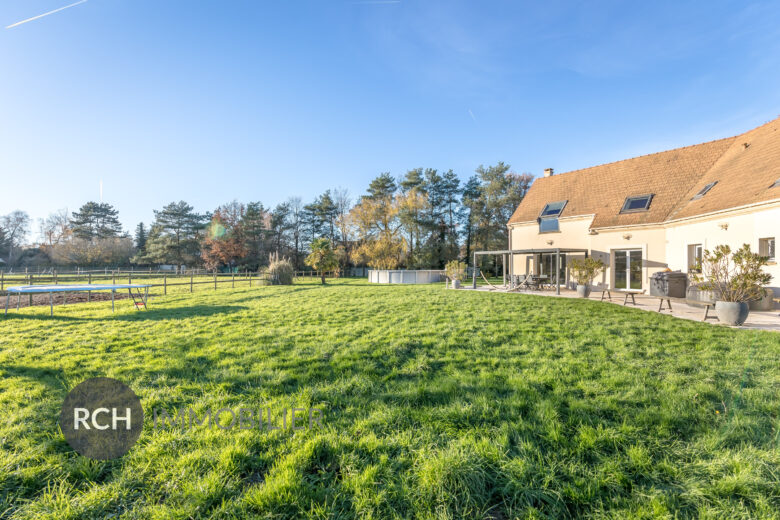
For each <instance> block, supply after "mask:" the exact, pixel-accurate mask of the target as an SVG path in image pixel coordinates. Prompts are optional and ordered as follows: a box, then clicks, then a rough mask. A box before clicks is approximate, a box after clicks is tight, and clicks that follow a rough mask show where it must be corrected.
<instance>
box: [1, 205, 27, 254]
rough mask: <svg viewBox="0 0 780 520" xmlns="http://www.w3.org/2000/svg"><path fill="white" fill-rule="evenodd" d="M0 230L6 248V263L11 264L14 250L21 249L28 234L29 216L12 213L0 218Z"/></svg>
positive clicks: (17, 212) (18, 211) (17, 211)
mask: <svg viewBox="0 0 780 520" xmlns="http://www.w3.org/2000/svg"><path fill="white" fill-rule="evenodd" d="M0 228H2V230H3V235H4V236H5V241H6V244H7V248H8V263H11V262H13V260H14V249H21V247H22V244H24V240H25V238H27V235H28V234H29V233H30V215H28V214H27V212H25V211H20V210H16V211H12V212H11V213H9V214H8V215H4V216H2V217H0Z"/></svg>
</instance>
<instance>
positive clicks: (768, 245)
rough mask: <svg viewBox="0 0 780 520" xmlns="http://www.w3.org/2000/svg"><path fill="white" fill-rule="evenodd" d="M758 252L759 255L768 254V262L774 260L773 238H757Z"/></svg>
mask: <svg viewBox="0 0 780 520" xmlns="http://www.w3.org/2000/svg"><path fill="white" fill-rule="evenodd" d="M758 254H759V255H761V256H768V257H769V261H770V262H774V261H775V258H776V257H775V239H774V237H772V238H760V239H759V240H758Z"/></svg>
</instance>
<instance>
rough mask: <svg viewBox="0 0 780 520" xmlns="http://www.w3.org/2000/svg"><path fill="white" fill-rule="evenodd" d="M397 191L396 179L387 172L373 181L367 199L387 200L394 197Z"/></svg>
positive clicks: (369, 186)
mask: <svg viewBox="0 0 780 520" xmlns="http://www.w3.org/2000/svg"><path fill="white" fill-rule="evenodd" d="M396 189H397V186H396V184H395V179H393V177H392V176H391V175H390V173H388V172H385V173H382V174H380V175H379V177H377V178H376V179H374V180H373V181H371V184H369V185H368V195H366V197H368V198H371V199H374V200H385V199H387V198H389V197H392V196H393V195H394V194H395V191H396Z"/></svg>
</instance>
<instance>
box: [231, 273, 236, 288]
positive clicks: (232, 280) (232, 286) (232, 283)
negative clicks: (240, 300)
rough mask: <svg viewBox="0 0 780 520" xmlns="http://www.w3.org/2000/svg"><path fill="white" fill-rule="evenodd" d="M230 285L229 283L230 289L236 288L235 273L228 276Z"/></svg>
mask: <svg viewBox="0 0 780 520" xmlns="http://www.w3.org/2000/svg"><path fill="white" fill-rule="evenodd" d="M230 283H231V287H230V288H231V289H235V288H236V273H233V274H231V275H230Z"/></svg>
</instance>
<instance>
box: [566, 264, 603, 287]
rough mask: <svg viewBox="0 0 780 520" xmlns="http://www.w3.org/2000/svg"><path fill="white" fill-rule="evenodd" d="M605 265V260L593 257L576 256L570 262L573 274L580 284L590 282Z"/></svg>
mask: <svg viewBox="0 0 780 520" xmlns="http://www.w3.org/2000/svg"><path fill="white" fill-rule="evenodd" d="M605 267H607V266H606V265H605V264H604V262H602V261H601V260H599V259H596V258H592V257H588V258H574V259H572V261H571V262H570V263H569V268H570V269H571V274H572V276H573V277H574V279H575V280H577V284H579V285H588V284H590V283H591V282H592V281H593V279H594V278H596V276H598V274H599V273H600V272H601V271H603V270H604V268H605Z"/></svg>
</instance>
